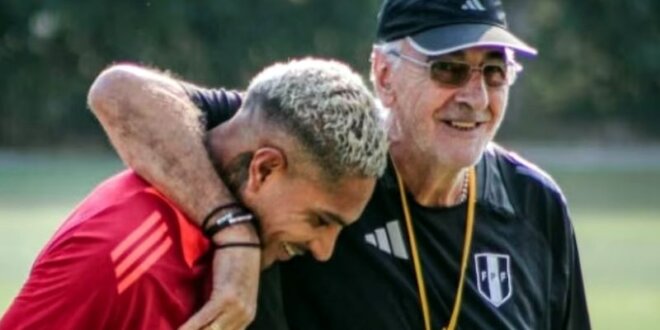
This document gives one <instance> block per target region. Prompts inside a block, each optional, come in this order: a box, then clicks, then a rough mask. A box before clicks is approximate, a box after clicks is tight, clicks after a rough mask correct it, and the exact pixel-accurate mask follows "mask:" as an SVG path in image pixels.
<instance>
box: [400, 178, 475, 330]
mask: <svg viewBox="0 0 660 330" xmlns="http://www.w3.org/2000/svg"><path fill="white" fill-rule="evenodd" d="M394 173H395V174H396V180H397V184H398V186H399V193H400V195H401V206H402V207H403V215H404V218H405V220H406V228H407V229H408V240H409V241H410V252H411V254H412V258H413V265H414V267H415V277H416V278H417V291H418V293H419V301H420V304H421V306H422V315H423V317H424V329H426V330H431V315H430V313H429V303H428V300H427V298H426V286H425V284H424V276H423V272H422V264H421V262H420V260H419V253H418V252H417V240H416V239H415V232H414V230H413V225H412V217H411V216H410V209H409V208H408V198H407V197H406V191H405V189H404V187H403V180H402V179H401V176H400V175H399V171H398V170H397V169H396V166H394ZM467 183H468V184H467V186H468V187H467V192H468V193H467V195H468V196H467V197H468V210H467V218H466V222H465V240H464V242H463V256H462V258H461V276H460V278H459V280H458V289H457V290H456V298H455V300H454V308H453V309H452V313H451V318H450V319H449V324H448V325H447V326H446V327H444V328H443V330H454V329H456V324H457V322H458V314H459V312H460V309H461V300H462V299H463V284H464V283H465V270H466V269H467V262H468V257H469V255H470V246H471V245H472V234H473V231H474V212H475V208H476V204H477V196H476V195H477V189H476V186H477V176H476V173H475V170H474V166H473V167H470V169H469V170H468V179H467ZM461 199H462V198H461ZM461 202H462V201H461Z"/></svg>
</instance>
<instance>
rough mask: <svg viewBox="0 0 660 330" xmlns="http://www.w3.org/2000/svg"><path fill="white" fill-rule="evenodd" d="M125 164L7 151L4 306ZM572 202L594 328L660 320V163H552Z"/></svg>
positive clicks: (0, 217) (1, 242) (0, 260)
mask: <svg viewBox="0 0 660 330" xmlns="http://www.w3.org/2000/svg"><path fill="white" fill-rule="evenodd" d="M120 168H121V164H120V162H119V161H118V160H117V159H116V158H114V157H112V156H99V155H92V156H89V155H87V156H80V155H73V154H51V155H44V154H30V155H14V156H12V155H8V156H7V155H4V156H3V157H0V269H1V271H0V311H4V310H5V309H6V307H7V306H8V305H9V303H10V302H11V299H12V298H13V296H14V295H15V294H16V293H17V291H18V289H19V287H20V286H21V284H22V282H23V281H24V280H25V278H26V276H27V274H28V271H29V268H30V266H31V263H32V261H33V260H34V258H35V257H36V255H37V253H38V252H39V250H40V248H41V246H43V245H44V244H45V242H46V241H47V240H48V238H49V237H50V236H51V235H52V233H53V231H54V230H55V229H56V227H57V226H58V225H59V223H60V222H61V221H62V220H63V219H64V218H65V217H66V215H67V214H68V213H69V212H70V211H71V209H72V208H73V207H75V205H76V204H77V203H78V202H79V201H80V199H81V198H82V197H83V196H85V195H86V194H87V193H88V192H89V191H90V190H91V189H92V188H93V187H94V186H95V184H96V183H98V182H99V181H100V180H102V179H103V178H105V177H107V176H108V175H110V174H111V173H114V172H116V171H117V170H118V169H120ZM550 172H551V173H553V175H554V176H555V178H556V179H557V181H558V182H559V183H560V185H561V186H562V187H563V189H564V192H565V193H566V194H567V196H568V199H569V201H570V204H571V208H572V214H573V217H574V220H575V227H576V231H577V234H578V240H579V247H580V252H581V258H582V265H583V270H584V275H585V282H586V286H587V292H588V296H589V307H590V311H591V317H592V323H593V326H594V328H595V329H657V328H658V325H659V324H660V313H658V311H660V281H658V279H660V237H659V236H660V235H659V234H660V196H659V192H660V191H659V190H658V187H660V167H658V168H655V169H654V168H650V169H644V170H639V169H637V170H623V169H619V170H614V169H608V170H602V169H601V170H599V169H597V168H595V169H588V170H584V169H582V170H562V169H561V168H551V169H550Z"/></svg>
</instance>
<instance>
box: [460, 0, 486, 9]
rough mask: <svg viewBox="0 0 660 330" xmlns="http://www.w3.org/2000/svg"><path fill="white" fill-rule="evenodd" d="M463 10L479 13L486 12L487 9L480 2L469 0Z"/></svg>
mask: <svg viewBox="0 0 660 330" xmlns="http://www.w3.org/2000/svg"><path fill="white" fill-rule="evenodd" d="M461 9H463V10H477V11H485V10H486V8H485V7H484V5H482V4H481V2H479V0H467V1H465V3H464V4H463V5H462V6H461Z"/></svg>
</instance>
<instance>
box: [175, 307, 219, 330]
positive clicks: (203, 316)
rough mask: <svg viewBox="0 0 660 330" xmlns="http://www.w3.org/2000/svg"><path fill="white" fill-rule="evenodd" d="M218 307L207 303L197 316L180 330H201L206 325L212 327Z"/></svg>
mask: <svg viewBox="0 0 660 330" xmlns="http://www.w3.org/2000/svg"><path fill="white" fill-rule="evenodd" d="M216 311H217V307H216V306H213V305H212V304H209V303H207V304H206V305H204V307H202V309H200V310H199V311H198V312H197V313H195V315H193V316H192V317H191V318H190V319H188V321H186V323H184V324H183V325H182V326H180V327H179V330H199V329H202V328H204V327H205V326H206V325H211V322H213V321H214V320H215V319H216V317H217V316H218V315H217V314H216Z"/></svg>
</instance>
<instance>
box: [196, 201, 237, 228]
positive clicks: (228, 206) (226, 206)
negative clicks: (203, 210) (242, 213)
mask: <svg viewBox="0 0 660 330" xmlns="http://www.w3.org/2000/svg"><path fill="white" fill-rule="evenodd" d="M234 207H236V208H241V209H243V207H242V206H241V204H239V203H236V202H232V203H227V204H223V205H220V206H218V207H216V208H214V209H213V210H211V212H209V213H208V214H207V215H206V216H205V217H204V221H202V230H206V225H207V224H208V222H209V221H210V220H211V219H212V218H213V216H214V215H215V214H216V213H218V212H220V211H222V210H225V209H229V208H234Z"/></svg>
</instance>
